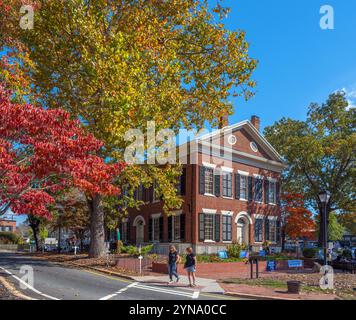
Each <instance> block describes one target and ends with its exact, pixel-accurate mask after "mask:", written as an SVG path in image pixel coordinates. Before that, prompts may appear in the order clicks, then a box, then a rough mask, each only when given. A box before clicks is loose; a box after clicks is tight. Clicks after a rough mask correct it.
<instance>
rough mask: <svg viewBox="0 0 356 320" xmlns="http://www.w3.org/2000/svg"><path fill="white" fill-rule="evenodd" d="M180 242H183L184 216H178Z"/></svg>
mask: <svg viewBox="0 0 356 320" xmlns="http://www.w3.org/2000/svg"><path fill="white" fill-rule="evenodd" d="M180 240H181V241H185V214H181V215H180Z"/></svg>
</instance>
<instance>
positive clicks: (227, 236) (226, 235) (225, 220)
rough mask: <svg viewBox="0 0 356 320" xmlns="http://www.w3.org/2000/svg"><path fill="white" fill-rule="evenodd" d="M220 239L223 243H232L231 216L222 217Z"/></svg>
mask: <svg viewBox="0 0 356 320" xmlns="http://www.w3.org/2000/svg"><path fill="white" fill-rule="evenodd" d="M222 238H223V241H232V216H227V215H223V216H222Z"/></svg>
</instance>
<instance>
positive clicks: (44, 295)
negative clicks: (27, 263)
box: [0, 266, 60, 300]
mask: <svg viewBox="0 0 356 320" xmlns="http://www.w3.org/2000/svg"><path fill="white" fill-rule="evenodd" d="M0 269H1V270H3V271H5V272H6V273H7V274H9V275H10V276H11V277H13V278H14V279H16V280H17V281H19V282H20V283H22V284H23V285H24V286H26V287H27V288H29V289H30V290H32V291H33V292H35V293H37V294H39V295H41V296H42V297H45V298H48V299H51V300H60V299H57V298H55V297H52V296H50V295H48V294H45V293H42V292H41V291H39V290H37V289H35V288H34V287H32V286H30V285H29V284H28V283H27V282H25V281H23V280H22V279H20V278H19V277H17V276H15V275H14V274H13V273H11V272H10V271H9V270H6V269H5V268H3V267H1V266H0Z"/></svg>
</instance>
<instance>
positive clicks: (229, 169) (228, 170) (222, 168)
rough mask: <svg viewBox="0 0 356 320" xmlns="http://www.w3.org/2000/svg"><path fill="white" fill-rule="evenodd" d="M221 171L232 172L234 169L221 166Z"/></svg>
mask: <svg viewBox="0 0 356 320" xmlns="http://www.w3.org/2000/svg"><path fill="white" fill-rule="evenodd" d="M221 171H223V172H226V173H233V172H234V169H233V168H229V167H221Z"/></svg>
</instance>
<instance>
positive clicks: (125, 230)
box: [120, 222, 128, 242]
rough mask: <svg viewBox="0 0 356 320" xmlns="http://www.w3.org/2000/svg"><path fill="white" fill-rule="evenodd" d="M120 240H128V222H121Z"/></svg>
mask: <svg viewBox="0 0 356 320" xmlns="http://www.w3.org/2000/svg"><path fill="white" fill-rule="evenodd" d="M120 231H121V240H122V242H127V241H128V236H127V235H128V223H127V222H123V223H121V230H120Z"/></svg>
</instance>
